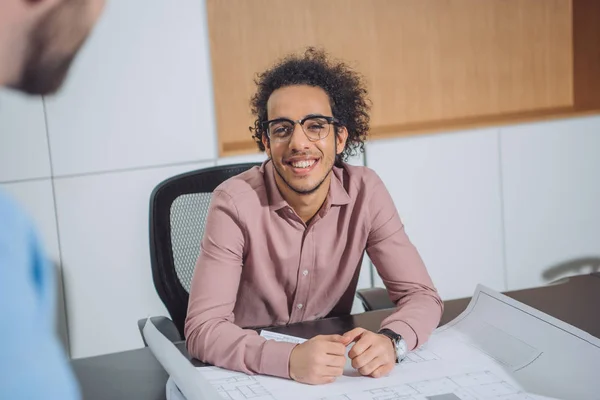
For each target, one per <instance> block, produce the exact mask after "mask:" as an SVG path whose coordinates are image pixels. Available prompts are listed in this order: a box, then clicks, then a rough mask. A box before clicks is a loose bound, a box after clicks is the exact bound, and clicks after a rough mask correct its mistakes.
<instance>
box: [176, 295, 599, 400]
mask: <svg viewBox="0 0 600 400" xmlns="http://www.w3.org/2000/svg"><path fill="white" fill-rule="evenodd" d="M261 335H262V336H263V337H265V338H267V339H270V340H284V341H288V342H297V343H300V342H302V341H304V339H300V338H294V337H291V336H289V335H281V334H276V333H273V332H268V331H263V332H262V333H261ZM350 347H351V346H349V348H350ZM181 357H183V356H181ZM183 358H184V359H185V357H183ZM186 362H187V360H186ZM188 365H189V362H188ZM598 370H600V340H598V339H597V338H594V337H593V336H591V335H589V334H587V333H585V332H583V331H581V330H579V329H577V328H574V327H572V326H570V325H568V324H566V323H564V322H562V321H559V320H557V319H555V318H552V317H550V316H548V315H545V314H543V313H541V312H539V311H537V310H535V309H533V308H531V307H528V306H525V305H524V304H521V303H519V302H517V301H514V300H512V299H510V298H508V297H506V296H504V295H501V294H499V293H496V292H494V291H492V290H490V289H487V288H485V287H483V286H479V287H478V288H477V290H476V292H475V295H474V296H473V299H472V301H471V303H470V304H469V306H468V308H467V309H466V310H465V311H464V312H463V313H462V314H461V315H460V316H459V317H457V318H456V319H455V320H454V321H452V322H451V323H449V324H447V325H445V326H444V327H442V328H440V329H438V330H437V331H436V332H434V334H433V335H432V337H431V339H430V341H429V342H428V343H427V344H426V345H425V346H422V347H421V348H420V349H418V350H417V351H415V352H412V353H410V355H409V356H408V357H407V359H406V360H405V361H403V362H402V363H401V364H400V365H398V366H396V367H395V368H394V370H393V371H392V372H391V373H390V374H389V375H388V376H386V377H383V378H379V379H373V378H368V377H362V376H360V374H358V372H357V371H355V370H353V369H352V368H350V370H345V372H344V375H343V376H341V377H339V378H338V379H337V380H336V381H335V382H334V383H331V384H328V385H321V386H311V385H303V384H300V383H297V382H294V381H291V380H287V379H279V378H274V377H268V376H248V375H245V374H243V373H239V372H233V371H227V370H224V369H221V368H216V367H204V368H199V371H200V374H201V375H202V376H203V377H204V379H205V381H206V382H208V383H209V384H210V385H212V387H213V388H215V389H216V391H217V392H218V393H219V394H220V396H221V397H222V398H225V399H236V400H238V399H253V400H279V399H282V400H283V399H285V400H301V399H302V400H310V399H318V400H389V399H403V400H487V399H494V400H534V399H535V400H540V399H548V398H555V399H568V400H571V399H584V400H587V399H590V400H591V399H598V398H600V396H599V395H598V393H600V378H597V371H598ZM177 386H179V385H177ZM533 393H535V394H533ZM543 396H546V397H543ZM178 400H180V399H178ZM188 400H191V398H189V397H188Z"/></svg>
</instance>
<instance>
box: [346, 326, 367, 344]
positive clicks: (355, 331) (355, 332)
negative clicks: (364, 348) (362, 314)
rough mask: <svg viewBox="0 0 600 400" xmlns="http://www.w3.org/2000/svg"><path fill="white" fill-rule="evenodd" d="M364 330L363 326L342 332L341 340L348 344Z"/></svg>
mask: <svg viewBox="0 0 600 400" xmlns="http://www.w3.org/2000/svg"><path fill="white" fill-rule="evenodd" d="M364 332H366V329H364V328H354V329H352V330H351V331H348V332H346V333H344V336H343V340H344V342H345V343H346V344H350V343H352V342H354V341H355V340H356V339H357V338H359V337H360V336H361V335H362V334H363V333H364Z"/></svg>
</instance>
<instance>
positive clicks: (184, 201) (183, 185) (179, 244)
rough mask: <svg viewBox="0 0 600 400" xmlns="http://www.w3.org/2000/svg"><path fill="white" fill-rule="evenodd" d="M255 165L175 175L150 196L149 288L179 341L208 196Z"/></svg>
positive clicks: (226, 166)
mask: <svg viewBox="0 0 600 400" xmlns="http://www.w3.org/2000/svg"><path fill="white" fill-rule="evenodd" d="M259 165H260V163H247V164H233V165H224V166H218V167H212V168H206V169H202V170H198V171H192V172H187V173H185V174H181V175H177V176H175V177H172V178H169V179H167V180H165V181H164V182H162V183H160V184H159V185H158V186H157V187H156V188H155V189H154V191H153V192H152V195H151V196H150V259H151V263H152V278H153V281H154V286H155V288H156V291H157V292H158V295H159V297H160V299H161V300H162V302H163V303H164V304H165V307H166V308H167V310H168V311H169V314H170V315H171V319H172V320H173V322H174V323H175V326H177V329H178V330H179V333H180V334H181V337H184V334H183V328H184V324H185V317H186V314H187V303H188V299H189V290H190V284H191V281H192V276H193V273H194V267H195V265H196V260H197V258H198V254H199V252H200V241H201V239H202V237H203V235H204V223H205V221H206V216H207V214H208V207H209V204H210V199H211V196H212V192H213V190H214V189H215V188H216V187H217V186H219V185H220V184H221V183H223V182H224V181H226V180H227V179H229V178H231V177H233V176H235V175H238V174H240V173H242V172H244V171H246V170H248V169H250V168H252V167H255V166H259Z"/></svg>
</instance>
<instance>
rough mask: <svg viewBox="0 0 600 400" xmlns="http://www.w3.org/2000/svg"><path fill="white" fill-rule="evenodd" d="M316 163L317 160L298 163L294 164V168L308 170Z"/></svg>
mask: <svg viewBox="0 0 600 400" xmlns="http://www.w3.org/2000/svg"><path fill="white" fill-rule="evenodd" d="M314 163H315V160H304V161H296V162H293V163H292V167H294V168H308V167H310V166H311V165H313V164H314Z"/></svg>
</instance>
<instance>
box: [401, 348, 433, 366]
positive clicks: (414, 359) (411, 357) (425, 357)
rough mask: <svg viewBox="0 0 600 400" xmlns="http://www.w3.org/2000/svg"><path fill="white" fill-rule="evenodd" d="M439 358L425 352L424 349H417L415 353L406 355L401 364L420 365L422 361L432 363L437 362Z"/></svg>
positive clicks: (428, 351) (427, 351) (430, 352)
mask: <svg viewBox="0 0 600 400" xmlns="http://www.w3.org/2000/svg"><path fill="white" fill-rule="evenodd" d="M439 359H440V357H439V356H438V355H437V354H435V353H434V352H432V351H430V350H427V349H425V348H421V349H418V350H416V351H413V352H410V353H408V355H407V356H406V358H405V359H404V360H402V364H400V365H401V366H402V365H403V364H410V363H421V362H424V361H434V360H439Z"/></svg>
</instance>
